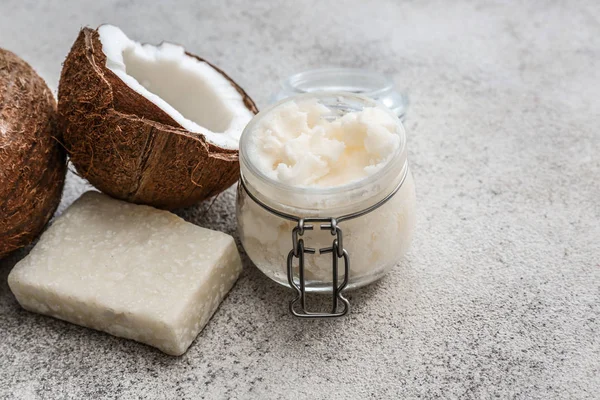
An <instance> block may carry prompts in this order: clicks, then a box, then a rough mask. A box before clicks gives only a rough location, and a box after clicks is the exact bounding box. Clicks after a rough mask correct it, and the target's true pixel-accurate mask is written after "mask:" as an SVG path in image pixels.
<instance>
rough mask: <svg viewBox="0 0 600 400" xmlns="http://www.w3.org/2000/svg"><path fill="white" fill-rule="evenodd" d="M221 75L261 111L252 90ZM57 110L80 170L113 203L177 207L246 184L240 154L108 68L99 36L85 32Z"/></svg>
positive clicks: (67, 67)
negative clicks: (176, 117)
mask: <svg viewBox="0 0 600 400" xmlns="http://www.w3.org/2000/svg"><path fill="white" fill-rule="evenodd" d="M187 54H188V55H190V56H193V57H196V58H197V59H198V60H200V61H204V60H203V59H201V58H200V57H197V56H194V55H191V54H189V53H187ZM205 62H206V61H205ZM211 66H212V65H211ZM213 68H215V67H214V66H213ZM215 70H217V71H218V72H220V73H221V74H222V75H223V76H224V77H226V78H227V79H228V80H229V81H230V82H231V85H232V86H234V87H235V88H236V89H237V91H238V92H239V93H240V95H241V96H242V98H243V100H244V104H245V105H246V107H247V108H248V109H249V110H250V111H252V112H253V113H257V112H258V110H257V108H256V105H255V104H254V102H253V101H252V99H250V97H249V96H248V95H247V94H246V92H244V90H243V89H242V88H241V87H239V86H238V85H237V84H236V83H235V82H234V81H233V80H232V79H230V78H229V77H228V76H227V75H225V73H223V71H221V70H219V69H218V68H215ZM58 112H59V121H60V124H61V127H62V130H63V135H64V143H65V146H66V148H67V150H68V152H69V155H70V159H71V162H72V163H73V164H74V165H75V167H76V168H77V172H78V173H79V174H80V175H81V176H83V177H84V178H86V179H87V180H88V181H89V182H90V183H91V184H93V185H94V186H95V187H97V188H98V189H100V190H101V191H103V192H104V193H107V194H109V195H111V196H113V197H116V198H119V199H122V200H126V201H129V202H132V203H138V204H148V205H152V206H155V207H158V208H163V209H174V208H179V207H187V206H190V205H192V204H194V203H197V202H199V201H201V200H204V199H207V198H209V197H212V196H214V195H216V194H218V193H220V192H221V191H223V190H224V189H226V188H228V187H229V186H231V185H232V184H233V183H235V182H236V181H237V179H238V178H239V161H238V151H237V150H228V149H222V148H220V147H218V146H215V145H213V144H212V143H210V142H208V141H207V140H206V138H205V137H204V136H203V135H201V134H197V133H192V132H189V131H187V130H185V129H184V128H182V127H181V126H180V125H179V124H178V123H177V122H175V121H174V120H173V119H172V118H171V117H170V116H169V115H167V114H166V113H165V112H164V111H163V110H162V109H160V108H159V107H158V106H156V105H155V104H154V103H152V102H150V101H149V100H148V99H146V98H145V97H143V96H142V95H140V94H138V93H137V92H135V91H134V90H132V89H131V88H130V87H129V86H127V85H126V84H125V83H124V82H123V81H122V80H121V79H120V78H119V77H117V76H116V75H115V74H114V73H113V72H112V71H110V70H109V69H108V68H106V55H105V54H104V52H103V51H102V43H101V42H100V37H99V34H98V32H97V31H96V30H92V29H89V28H84V29H82V30H81V32H80V33H79V37H78V38H77V40H76V41H75V43H74V44H73V47H72V49H71V52H70V53H69V55H68V56H67V59H66V60H65V63H64V67H63V70H62V74H61V78H60V84H59V91H58Z"/></svg>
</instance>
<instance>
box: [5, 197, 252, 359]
mask: <svg viewBox="0 0 600 400" xmlns="http://www.w3.org/2000/svg"><path fill="white" fill-rule="evenodd" d="M241 269H242V266H241V261H240V257H239V254H238V251H237V248H236V246H235V242H234V240H233V238H232V237H231V236H229V235H227V234H224V233H222V232H216V231H212V230H208V229H204V228H200V227H198V226H196V225H193V224H190V223H188V222H185V221H184V220H183V219H181V218H179V217H177V216H176V215H174V214H172V213H170V212H167V211H161V210H157V209H154V208H152V207H148V206H141V205H135V204H129V203H126V202H122V201H119V200H114V199H112V198H110V197H108V196H105V195H103V194H100V193H97V192H88V193H85V194H84V195H83V196H82V197H81V198H80V199H78V200H77V201H76V202H75V203H74V204H73V205H72V206H71V207H70V208H69V209H68V210H67V211H66V212H65V213H64V214H63V215H62V216H60V217H59V218H57V220H56V221H55V222H54V224H53V225H52V226H51V227H50V228H48V230H47V231H46V232H45V233H44V234H43V235H42V237H41V238H40V241H39V242H38V244H37V245H36V246H35V247H34V248H33V249H32V251H31V252H30V254H29V255H28V256H27V257H25V258H24V259H23V260H21V261H20V262H19V263H18V264H17V265H16V266H15V267H14V269H13V270H12V271H11V273H10V275H9V277H8V283H9V286H10V288H11V290H12V292H13V293H14V295H15V296H16V298H17V300H18V302H19V303H20V304H21V306H23V308H25V309H27V310H30V311H34V312H38V313H41V314H46V315H50V316H53V317H56V318H60V319H63V320H66V321H69V322H72V323H75V324H78V325H83V326H87V327H89V328H93V329H97V330H101V331H104V332H108V333H110V334H113V335H116V336H120V337H124V338H129V339H133V340H137V341H139V342H143V343H146V344H149V345H151V346H155V347H157V348H159V349H160V350H162V351H164V352H165V353H168V354H172V355H180V354H183V353H184V352H185V351H186V350H187V348H188V347H189V345H190V344H191V343H192V341H193V340H194V339H195V337H196V336H197V335H198V333H199V332H200V331H201V330H202V328H203V327H204V325H206V323H207V322H208V320H209V319H210V317H211V316H212V314H213V313H214V312H215V310H216V309H217V307H218V305H219V304H220V302H221V301H222V299H223V297H224V296H225V295H226V294H227V292H228V291H229V289H230V288H231V287H232V286H233V284H234V283H235V281H236V279H237V278H238V276H239V274H240V272H241Z"/></svg>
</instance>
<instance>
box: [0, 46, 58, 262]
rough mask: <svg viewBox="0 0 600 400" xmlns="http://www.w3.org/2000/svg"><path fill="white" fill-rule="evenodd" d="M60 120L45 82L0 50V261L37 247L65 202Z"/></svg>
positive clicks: (15, 57) (27, 65)
mask: <svg viewBox="0 0 600 400" xmlns="http://www.w3.org/2000/svg"><path fill="white" fill-rule="evenodd" d="M56 117H57V114H56V101H55V100H54V97H53V96H52V93H51V92H50V89H49V88H48V86H47V85H46V83H45V82H44V80H43V79H42V78H41V77H40V76H39V75H38V74H37V73H36V72H35V71H34V70H33V69H32V68H31V67H30V66H29V64H27V63H26V62H25V61H23V60H22V59H20V58H19V57H17V56H16V55H15V54H13V53H11V52H10V51H7V50H3V49H0V258H2V257H4V256H6V255H7V254H8V253H10V252H12V251H13V250H16V249H18V248H20V247H24V246H26V245H28V244H29V243H31V241H33V239H34V238H35V237H36V236H38V235H39V234H40V233H41V231H42V230H43V229H44V226H45V225H46V224H47V223H48V221H49V220H50V218H51V217H52V215H53V214H54V211H56V207H57V206H58V203H59V202H60V197H61V193H62V189H63V185H64V181H65V174H66V170H67V165H66V160H65V152H64V150H63V149H62V147H61V146H60V145H59V143H58V142H57V140H56V139H57V138H58V137H57V136H58V135H57V130H56V128H57V123H56Z"/></svg>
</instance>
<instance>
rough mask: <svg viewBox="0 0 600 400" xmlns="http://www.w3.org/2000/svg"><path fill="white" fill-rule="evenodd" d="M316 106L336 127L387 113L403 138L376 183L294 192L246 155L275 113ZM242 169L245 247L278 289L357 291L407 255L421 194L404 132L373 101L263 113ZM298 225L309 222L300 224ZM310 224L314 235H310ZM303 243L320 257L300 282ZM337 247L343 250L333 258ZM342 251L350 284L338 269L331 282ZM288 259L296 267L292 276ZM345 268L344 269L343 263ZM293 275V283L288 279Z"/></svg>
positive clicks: (330, 98) (243, 147)
mask: <svg viewBox="0 0 600 400" xmlns="http://www.w3.org/2000/svg"><path fill="white" fill-rule="evenodd" d="M313 98H314V99H316V100H317V101H318V102H319V103H321V104H323V105H325V106H326V107H328V108H329V109H330V110H332V115H331V119H335V118H339V117H341V116H343V115H345V114H346V113H349V112H353V111H361V110H362V109H364V108H365V107H377V108H380V109H382V110H385V112H386V113H388V114H390V115H392V116H393V120H394V121H397V127H396V133H397V134H398V135H399V136H400V141H399V143H400V144H399V146H398V148H397V150H396V151H395V153H393V155H392V156H391V158H389V161H388V162H387V163H386V164H385V165H383V166H382V167H381V168H380V169H379V170H377V171H376V172H374V173H373V174H371V175H370V176H368V177H366V178H363V179H360V180H357V181H353V182H350V183H348V184H344V185H341V186H334V187H295V186H291V185H288V184H286V183H282V182H280V181H276V180H274V179H272V178H270V177H268V176H266V175H265V174H264V173H262V172H261V171H259V169H258V168H257V166H256V165H254V164H253V162H252V159H251V157H250V156H249V155H248V151H249V141H250V140H251V136H252V135H253V132H254V131H255V128H256V127H257V124H258V123H259V122H260V121H261V119H262V118H264V117H265V116H266V115H268V114H269V113H271V112H272V111H273V110H275V109H276V108H277V107H280V106H282V105H285V104H287V103H288V102H290V101H297V100H302V99H313ZM240 167H241V180H240V184H239V186H238V198H237V219H238V230H239V235H240V239H241V241H242V244H243V246H244V249H245V250H246V253H247V254H248V256H249V257H250V259H251V260H252V261H253V263H254V264H255V265H256V266H257V267H258V268H259V269H260V270H261V271H262V272H263V273H265V274H266V275H267V276H268V277H269V278H271V279H272V280H274V281H275V282H278V283H280V284H282V285H285V286H288V287H289V286H297V287H296V289H297V290H298V287H300V286H301V285H302V284H303V283H304V289H303V290H306V291H308V292H311V291H314V292H331V291H332V290H334V291H335V288H336V287H339V286H341V285H340V284H338V282H345V283H347V285H344V286H343V287H342V288H348V289H351V288H356V287H360V286H364V285H367V284H369V283H371V282H373V281H375V280H377V279H379V278H381V277H382V276H384V275H385V274H386V273H387V272H389V271H390V269H392V267H393V266H394V265H396V264H397V263H398V261H399V260H400V259H401V257H402V256H403V255H404V254H405V252H406V250H407V249H408V246H409V244H410V242H411V237H412V232H413V229H414V223H415V187H414V182H413V177H412V175H411V173H410V171H409V166H408V161H407V150H406V136H405V132H404V128H403V126H402V123H401V122H400V120H399V119H398V118H397V117H396V116H395V115H394V114H393V113H392V111H390V110H389V109H387V108H386V107H384V106H383V105H381V104H380V103H378V102H376V101H374V100H372V99H370V98H368V97H365V96H361V95H355V94H351V93H345V92H343V93H342V92H339V93H332V92H319V93H309V94H304V95H299V96H295V97H293V98H288V99H285V100H283V101H281V102H279V103H277V104H275V105H273V106H271V107H270V108H268V109H265V110H264V111H262V112H260V113H259V114H258V115H256V116H255V118H254V119H253V120H252V121H251V122H250V123H249V124H248V126H247V127H246V129H245V130H244V132H243V134H242V138H241V142H240ZM371 209H372V210H371ZM286 216H287V217H286ZM343 216H351V218H345V217H343ZM294 217H295V218H294ZM340 217H341V218H340ZM331 218H335V219H336V220H334V221H333V225H337V227H338V228H339V231H340V233H341V235H340V236H341V237H338V236H337V235H336V234H335V226H334V227H333V228H332V226H331V225H332V223H331V222H330V221H331ZM300 219H305V220H303V221H302V222H300ZM313 219H319V220H313ZM337 221H339V222H337ZM328 222H329V223H328ZM309 224H310V225H312V226H313V229H312V230H308V229H304V226H308V225H309ZM301 225H304V226H301ZM299 228H300V229H299ZM294 231H295V232H296V234H295V236H294V234H293V232H294ZM300 238H301V239H302V240H303V245H304V246H306V247H307V248H313V249H315V253H314V254H308V253H306V254H303V255H304V260H303V261H304V271H303V275H304V276H303V278H302V279H301V277H300V276H299V272H300V271H299V265H297V264H298V261H297V260H295V258H297V250H298V249H297V244H298V241H299V239H300ZM336 239H339V242H338V245H339V246H338V247H339V248H338V250H337V251H335V250H334V251H332V249H331V248H332V247H333V245H332V243H333V240H336ZM294 240H295V241H294ZM333 244H335V243H333ZM327 248H329V251H324V252H323V254H319V249H327ZM342 249H343V250H345V251H346V254H347V256H348V257H347V259H348V261H349V268H348V269H349V274H348V276H346V275H345V270H344V268H343V267H340V269H339V270H338V274H337V275H338V279H336V277H335V276H334V274H332V268H333V265H332V258H336V257H335V254H331V253H338V251H339V254H340V257H339V258H340V259H342V258H343V257H341V256H342V252H341V250H342ZM294 252H295V253H294ZM328 253H329V254H328ZM290 257H291V259H292V262H293V263H294V264H295V265H293V267H291V269H289V270H288V261H289V259H290ZM338 261H339V260H338ZM340 262H341V265H342V266H345V264H344V260H341V261H340ZM336 265H337V264H336ZM288 272H290V273H291V274H292V275H293V276H288V275H289V274H288ZM302 281H304V282H302ZM291 284H293V285H291Z"/></svg>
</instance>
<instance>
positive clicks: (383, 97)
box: [273, 68, 408, 119]
mask: <svg viewBox="0 0 600 400" xmlns="http://www.w3.org/2000/svg"><path fill="white" fill-rule="evenodd" d="M320 91H328V92H350V93H356V94H361V95H363V96H367V97H370V98H372V99H374V100H376V101H379V102H380V103H383V105H385V106H386V107H387V108H389V109H390V110H392V112H394V113H395V114H396V115H397V116H398V118H400V119H404V116H405V115H406V110H407V109H408V96H407V95H406V94H405V93H400V92H398V91H397V90H396V88H395V87H394V81H393V80H392V79H391V78H390V77H388V76H386V75H384V74H381V73H379V72H374V71H368V70H364V69H358V68H319V69H312V70H308V71H303V72H299V73H297V74H294V75H292V76H290V77H288V78H286V79H284V80H283V81H282V82H281V89H280V90H279V92H277V93H276V94H275V95H274V96H273V102H278V101H280V100H283V99H285V98H288V97H291V96H295V95H297V94H301V93H311V92H320Z"/></svg>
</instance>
